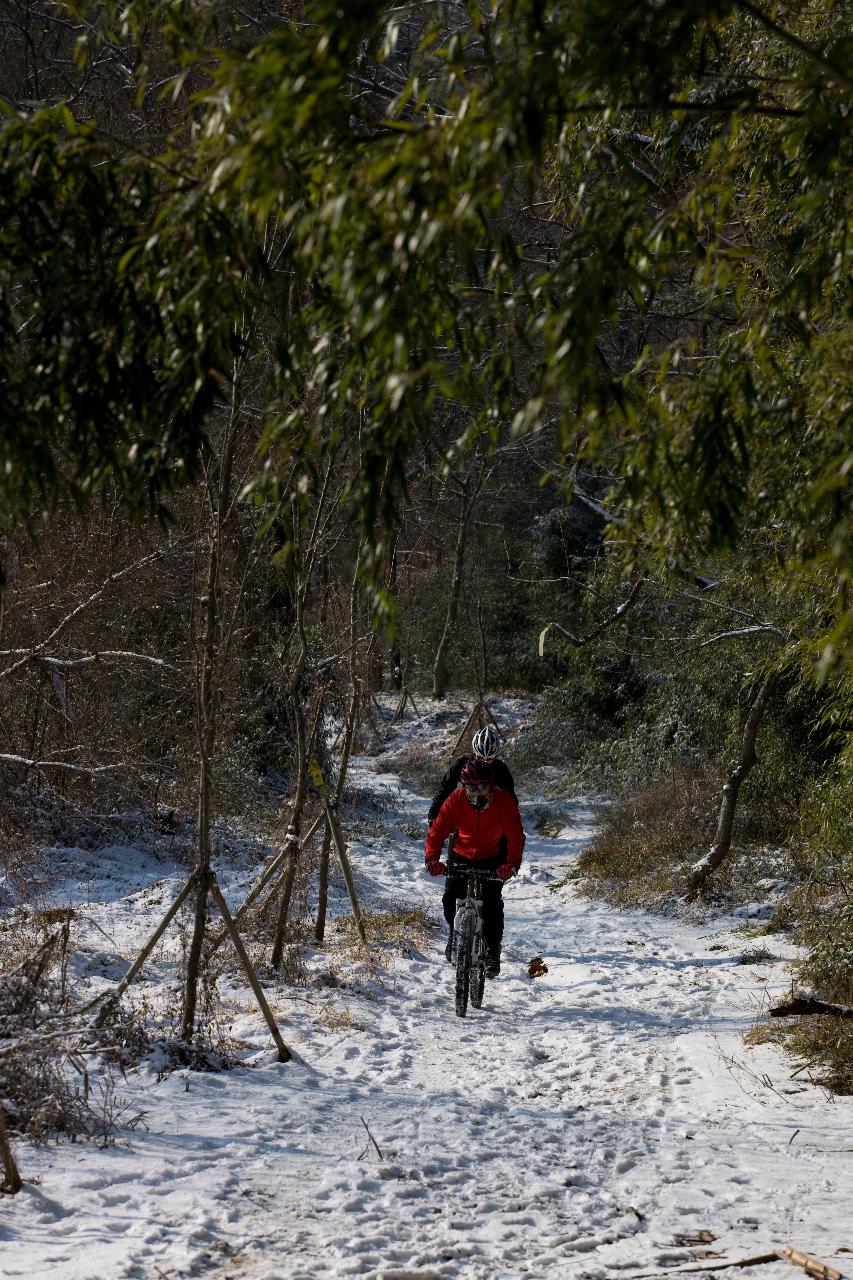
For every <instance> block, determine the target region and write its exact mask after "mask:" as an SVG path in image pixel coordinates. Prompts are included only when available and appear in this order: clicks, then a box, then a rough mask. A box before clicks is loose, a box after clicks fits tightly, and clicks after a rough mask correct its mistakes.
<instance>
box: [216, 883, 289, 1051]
mask: <svg viewBox="0 0 853 1280" xmlns="http://www.w3.org/2000/svg"><path fill="white" fill-rule="evenodd" d="M210 892H211V895H212V897H213V901H214V902H215V903H216V905H217V907H218V908H219V914H220V915H221V916H222V919H223V920H224V921H225V928H226V930H227V931H228V934H229V935H230V937H231V941H232V942H233V943H234V950H235V951H236V952H237V955H238V957H239V959H240V963H241V964H242V966H243V969H244V971H245V974H246V977H247V978H248V979H249V985H250V986H251V988H252V990H253V991H254V993H255V999H256V1000H257V1002H258V1004H259V1005H260V1009H261V1013H262V1014H263V1015H264V1018H265V1019H266V1023H267V1026H268V1027H269V1029H270V1033H271V1035H272V1038H273V1040H275V1043H276V1047H277V1048H278V1060H279V1062H289V1061H290V1050H289V1049H288V1047H287V1045H286V1044H285V1043H284V1041H283V1040H282V1038H281V1032H280V1031H279V1029H278V1023H277V1022H276V1020H275V1018H274V1017H273V1014H272V1009H271V1008H270V1007H269V1005H268V1004H267V999H266V996H265V995H264V993H263V991H262V989H261V984H260V982H258V975H257V974H256V973H255V970H254V966H253V965H252V962H251V960H250V959H249V956H248V953H247V951H246V948H245V947H244V946H243V939H242V938H241V937H240V935H239V933H238V932H237V926H236V925H235V923H234V921H233V920H232V918H231V912H230V911H229V910H228V904H227V902H226V901H225V899H224V898H223V896H222V890H221V889H220V887H219V885H218V884H217V883H216V880H214V881H213V884H212V885H211V886H210Z"/></svg>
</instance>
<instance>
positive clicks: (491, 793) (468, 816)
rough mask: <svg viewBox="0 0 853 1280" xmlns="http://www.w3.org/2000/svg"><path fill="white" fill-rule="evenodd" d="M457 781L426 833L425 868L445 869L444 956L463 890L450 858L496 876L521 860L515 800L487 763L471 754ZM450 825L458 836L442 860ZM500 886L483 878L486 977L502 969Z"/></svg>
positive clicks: (461, 876)
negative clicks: (498, 783)
mask: <svg viewBox="0 0 853 1280" xmlns="http://www.w3.org/2000/svg"><path fill="white" fill-rule="evenodd" d="M461 781H462V786H461V787H460V789H459V790H458V791H454V792H453V794H452V795H450V796H448V798H447V799H446V800H445V802H444V804H443V805H442V806H441V809H440V810H439V812H438V816H437V817H436V819H435V821H434V822H433V824H432V826H431V827H430V829H429V832H428V833H427V839H426V866H427V870H428V871H429V873H430V875H432V876H439V875H443V874H446V875H447V882H446V884H445V887H444V895H443V897H442V900H441V902H442V906H443V907H444V918H445V920H446V921H447V923H448V925H449V927H450V937H449V940H448V943H447V948H446V950H445V953H444V954H445V955H446V957H447V959H448V960H450V958H451V955H452V949H453V917H454V915H455V913H456V899H457V898H460V897H464V895H465V874H464V871H463V872H462V874H456V875H454V864H457V865H458V864H459V863H460V862H462V863H464V862H474V863H476V865H477V866H478V867H479V868H481V869H482V870H484V871H485V870H494V871H496V872H497V874H498V876H499V877H500V880H509V878H510V876H512V875H515V873H516V871H517V870H518V868H519V867H520V866H521V853H522V850H523V849H524V831H523V830H522V827H521V819H520V817H519V814H518V803H517V801H516V799H515V797H514V796H512V795H510V793H509V792H508V791H504V790H502V789H501V788H500V787H496V786H495V785H494V781H493V774H492V769H491V766H490V765H487V764H485V763H484V762H483V761H482V760H472V761H471V762H470V763H469V764H466V765H465V767H464V769H463V770H462V777H461ZM454 831H455V832H456V837H455V840H454V841H453V842H452V848H451V850H450V852H449V853H448V860H447V863H444V862H442V861H441V851H442V847H443V845H444V842H445V840H447V839H448V837H449V836H450V835H451V833H452V832H454ZM504 841H505V844H504ZM448 864H449V865H448ZM502 889H503V885H502V884H501V883H500V881H495V880H487V881H486V882H485V883H484V884H483V937H484V939H485V942H486V946H487V948H488V957H487V959H486V975H487V976H488V977H490V978H494V977H496V975H497V974H499V973H500V969H501V938H502V937H503V931H504V905H503V898H502V896H501V891H502Z"/></svg>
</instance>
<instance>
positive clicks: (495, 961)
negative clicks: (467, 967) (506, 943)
mask: <svg viewBox="0 0 853 1280" xmlns="http://www.w3.org/2000/svg"><path fill="white" fill-rule="evenodd" d="M500 971H501V949H500V947H493V948H491V949H490V950H489V951H488V953H487V955H486V977H487V978H496V977H497V976H498V974H499V973H500Z"/></svg>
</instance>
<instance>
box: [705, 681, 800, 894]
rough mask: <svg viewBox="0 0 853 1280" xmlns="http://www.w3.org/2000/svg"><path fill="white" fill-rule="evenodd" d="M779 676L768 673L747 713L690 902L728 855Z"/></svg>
mask: <svg viewBox="0 0 853 1280" xmlns="http://www.w3.org/2000/svg"><path fill="white" fill-rule="evenodd" d="M780 675H781V673H780V672H779V671H771V672H770V674H769V675H768V676H766V677H765V680H764V683H763V684H762V686H761V688H760V689H759V691H758V693H757V695H756V698H755V701H754V702H753V704H752V706H751V707H750V710H749V715H748V716H747V720H746V724H745V726H744V730H743V740H742V742H741V750H740V759H739V760H738V762H737V764H736V765H735V767H734V769H732V771H731V773H730V774H729V776H728V780H727V781H726V784H725V786H724V787H723V796H722V801H721V803H720V816H719V818H718V819H717V832H716V835H715V837H714V843H713V844H712V845H711V848H710V849H709V850H708V853H707V854H706V856H705V857H704V858H702V860H701V861H700V862H697V863H696V865H695V867H694V868H693V871H692V873H691V875H690V880H689V881H688V885H687V897H688V898H689V899H690V900H693V899H694V898H697V897H698V896H699V894H700V893H701V892H702V889H703V888H704V885H705V882H706V880H707V879H708V877H709V876H710V875H711V873H712V872H714V871H716V869H717V867H719V865H720V863H721V862H723V860H724V859H725V858H726V856H727V855H728V852H729V849H730V848H731V843H732V829H733V827H734V820H735V810H736V808H737V801H738V795H739V794H740V789H741V787H742V786H743V784H744V781H745V780H746V778H747V777H748V775H749V774H750V772H751V771H752V768H753V766H754V765H755V763H756V761H757V759H758V757H757V755H756V753H755V739H756V737H757V735H758V730H759V727H760V725H761V721H762V719H763V718H764V712H765V710H766V709H767V702H768V700H769V698H770V697H771V695H772V693H773V691H774V689H775V688H776V686H777V684H778V683H779V678H780Z"/></svg>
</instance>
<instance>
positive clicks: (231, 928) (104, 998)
mask: <svg viewBox="0 0 853 1280" xmlns="http://www.w3.org/2000/svg"><path fill="white" fill-rule="evenodd" d="M197 880H198V872H196V871H194V872H193V874H192V875H191V876H190V877H189V879H188V880H187V882H186V884H185V885H184V887H183V889H181V892H180V893H179V894H178V896H177V898H176V899H175V901H174V902H173V903H172V905H171V906H170V907H169V910H168V911H167V912H166V914H165V916H164V917H163V919H162V920H161V921H160V923H159V925H158V926H157V928H156V929H155V930H154V932H153V933H152V935H151V937H150V938H149V939H148V941H147V942H146V943H145V946H144V947H143V948H142V950H141V951H140V953H139V955H138V956H137V957H136V959H135V960H134V962H133V964H132V965H131V966H130V968H129V969H128V971H127V973H126V974H125V975H124V977H123V978H122V979H121V981H120V982H119V984H118V986H117V987H115V988H114V989H113V990H112V991H108V992H101V994H100V995H97V996H95V999H94V1000H90V1001H89V1003H88V1004H86V1005H84V1006H83V1008H82V1009H81V1010H80V1012H81V1013H83V1012H85V1011H86V1010H87V1009H91V1008H93V1007H94V1006H95V1005H97V1004H101V1005H102V1007H101V1009H100V1011H99V1013H98V1016H97V1017H96V1018H95V1026H98V1025H100V1024H102V1023H103V1022H104V1021H105V1020H106V1018H107V1017H108V1016H109V1010H110V1009H111V1008H112V1007H113V1006H114V1005H115V1003H116V1001H117V1000H118V999H119V998H120V996H121V995H122V993H123V992H124V991H126V990H127V988H128V987H129V986H130V984H131V982H133V979H134V978H135V977H136V975H137V974H138V973H139V971H140V969H141V968H142V966H143V965H144V964H145V962H146V960H147V959H148V957H149V956H150V955H151V952H152V951H153V950H154V948H155V947H156V945H157V943H158V942H159V941H160V939H161V938H162V936H163V934H164V933H165V932H166V930H167V929H168V927H169V925H170V924H171V922H172V920H173V919H174V918H175V916H176V915H177V913H178V911H179V910H180V908H181V906H182V904H183V903H184V902H185V901H186V899H187V897H188V896H189V894H190V893H191V892H192V889H193V887H194V885H195V883H196V881H197ZM209 883H210V894H211V897H212V898H213V900H214V902H215V903H216V906H217V907H218V909H219V914H220V915H221V916H222V919H223V922H224V924H225V931H224V932H225V933H227V934H228V936H229V937H230V938H231V941H232V942H233V944H234V950H235V951H236V952H237V957H238V959H239V961H240V963H241V965H242V966H243V969H244V971H245V974H246V977H247V978H248V981H249V985H250V986H251V988H252V991H253V992H254V994H255V999H256V1000H257V1002H258V1005H259V1007H260V1010H261V1013H262V1014H263V1016H264V1020H265V1021H266V1024H267V1026H268V1027H269V1029H270V1031H271V1033H272V1037H273V1040H274V1041H275V1043H276V1047H277V1049H278V1060H279V1062H289V1061H290V1058H291V1054H290V1051H289V1049H288V1048H287V1045H286V1044H285V1043H284V1040H283V1039H282V1035H281V1032H280V1031H279V1029H278V1024H277V1023H276V1021H275V1018H274V1017H273V1014H272V1010H271V1009H270V1007H269V1004H268V1003H267V1000H266V997H265V996H264V993H263V990H262V989H261V984H260V982H259V981H258V975H257V974H256V973H255V970H254V966H253V965H252V962H251V960H250V959H249V955H248V953H247V951H246V948H245V947H244V946H243V940H242V938H241V937H240V935H239V933H238V932H237V926H236V924H235V923H234V920H233V918H232V916H231V912H230V911H229V910H228V904H227V903H226V901H225V899H224V897H223V896H222V890H221V889H220V888H219V885H218V884H217V882H216V876H215V875H214V874H213V872H212V871H211V872H209ZM245 905H246V904H245V903H244V906H245ZM220 940H221V939H220ZM217 945H218V942H217ZM208 954H209V953H208ZM0 1145H2V1143H0Z"/></svg>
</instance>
